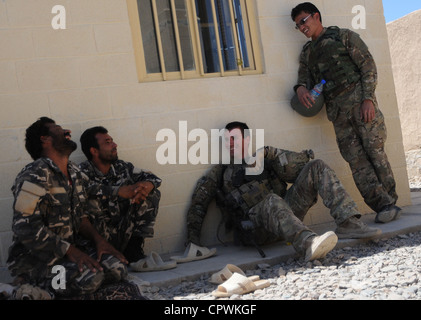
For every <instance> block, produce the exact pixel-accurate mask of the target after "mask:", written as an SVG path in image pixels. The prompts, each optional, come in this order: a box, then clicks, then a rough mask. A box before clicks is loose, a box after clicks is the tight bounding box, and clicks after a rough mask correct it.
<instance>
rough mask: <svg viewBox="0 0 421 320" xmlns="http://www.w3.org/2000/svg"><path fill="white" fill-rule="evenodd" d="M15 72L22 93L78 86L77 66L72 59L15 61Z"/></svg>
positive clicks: (75, 61)
mask: <svg viewBox="0 0 421 320" xmlns="http://www.w3.org/2000/svg"><path fill="white" fill-rule="evenodd" d="M16 71H17V77H18V83H19V88H20V90H22V91H41V90H61V89H70V88H76V87H79V86H80V74H79V64H78V62H77V60H74V59H62V58H50V59H38V60H22V61H17V62H16Z"/></svg>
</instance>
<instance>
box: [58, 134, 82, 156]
mask: <svg viewBox="0 0 421 320" xmlns="http://www.w3.org/2000/svg"><path fill="white" fill-rule="evenodd" d="M65 136H66V135H64V136H63V137H57V136H55V137H54V139H53V147H54V149H56V150H57V151H58V152H59V153H60V154H62V155H67V156H70V155H71V154H72V152H73V151H75V150H76V149H77V144H76V142H74V141H72V140H69V139H66V137H65Z"/></svg>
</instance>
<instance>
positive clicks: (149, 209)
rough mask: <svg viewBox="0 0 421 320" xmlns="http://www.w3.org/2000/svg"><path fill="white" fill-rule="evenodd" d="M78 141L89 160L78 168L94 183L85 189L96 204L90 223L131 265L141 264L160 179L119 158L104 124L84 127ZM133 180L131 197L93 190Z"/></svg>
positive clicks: (154, 213)
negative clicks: (98, 185) (134, 192)
mask: <svg viewBox="0 0 421 320" xmlns="http://www.w3.org/2000/svg"><path fill="white" fill-rule="evenodd" d="M80 142H81V145H82V151H83V152H84V154H85V156H86V158H87V159H88V160H86V161H84V162H82V163H81V164H80V165H79V167H80V169H81V170H82V172H83V173H85V174H86V175H87V176H88V178H89V179H90V180H91V181H92V182H93V183H94V188H93V190H92V191H93V192H91V188H88V195H89V201H90V203H91V204H92V205H93V206H94V207H96V210H94V211H91V216H90V218H91V221H92V223H93V225H94V226H95V227H96V228H97V229H98V231H99V233H100V234H101V235H102V236H103V237H105V238H106V239H107V240H108V241H110V243H112V244H113V245H114V246H115V247H116V248H117V249H119V250H120V251H121V252H123V253H124V256H125V257H126V258H127V260H128V261H129V262H130V263H132V264H131V266H132V267H134V265H135V264H134V263H135V262H138V263H139V264H142V262H143V261H142V259H144V258H145V254H144V251H143V245H144V240H145V238H151V237H153V235H154V224H155V220H156V217H157V214H158V208H159V201H160V198H161V193H160V191H159V190H158V188H159V186H160V185H161V179H160V178H158V177H157V176H155V175H154V174H153V173H151V172H148V171H144V170H139V169H136V168H135V167H134V166H133V164H132V163H130V162H126V161H123V160H120V159H119V158H118V153H117V144H116V143H115V142H114V140H113V138H112V137H111V136H110V135H109V134H108V130H107V129H105V128H104V127H101V126H97V127H93V128H89V129H87V130H85V132H84V133H83V134H82V136H81V138H80ZM134 183H136V186H137V189H136V192H137V194H136V197H135V198H134V199H133V200H128V199H123V198H121V197H119V196H118V194H111V195H106V194H99V193H97V192H96V190H95V184H103V185H106V186H109V187H113V188H117V187H119V186H121V185H127V184H134ZM149 267H150V268H151V266H149ZM150 268H149V269H150Z"/></svg>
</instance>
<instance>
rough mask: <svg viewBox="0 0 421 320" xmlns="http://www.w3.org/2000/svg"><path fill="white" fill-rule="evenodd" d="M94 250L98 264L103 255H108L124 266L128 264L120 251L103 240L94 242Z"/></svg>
mask: <svg viewBox="0 0 421 320" xmlns="http://www.w3.org/2000/svg"><path fill="white" fill-rule="evenodd" d="M96 250H97V256H98V259H97V261H98V262H99V261H101V259H102V255H103V254H110V255H112V256H114V257H116V258H117V259H118V260H120V261H121V262H123V263H125V264H128V263H129V262H128V261H127V259H126V257H125V256H124V255H123V254H122V253H121V252H120V251H118V250H117V249H116V248H114V247H113V246H112V245H111V244H110V243H108V242H107V241H106V240H105V239H103V240H101V241H97V242H96Z"/></svg>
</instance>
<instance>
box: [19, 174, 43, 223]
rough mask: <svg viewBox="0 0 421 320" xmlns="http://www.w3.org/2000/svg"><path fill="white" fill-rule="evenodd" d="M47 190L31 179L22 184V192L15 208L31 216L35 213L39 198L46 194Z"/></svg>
mask: <svg viewBox="0 0 421 320" xmlns="http://www.w3.org/2000/svg"><path fill="white" fill-rule="evenodd" d="M45 194H46V191H45V190H44V189H43V188H42V187H40V186H38V185H36V184H34V183H32V182H29V181H25V182H24V183H23V184H22V187H21V189H20V192H19V194H18V196H17V198H16V203H15V210H16V211H19V212H22V213H23V215H24V216H30V215H32V214H33V213H34V211H35V208H36V206H37V203H38V201H39V198H41V197H42V196H44V195H45Z"/></svg>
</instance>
